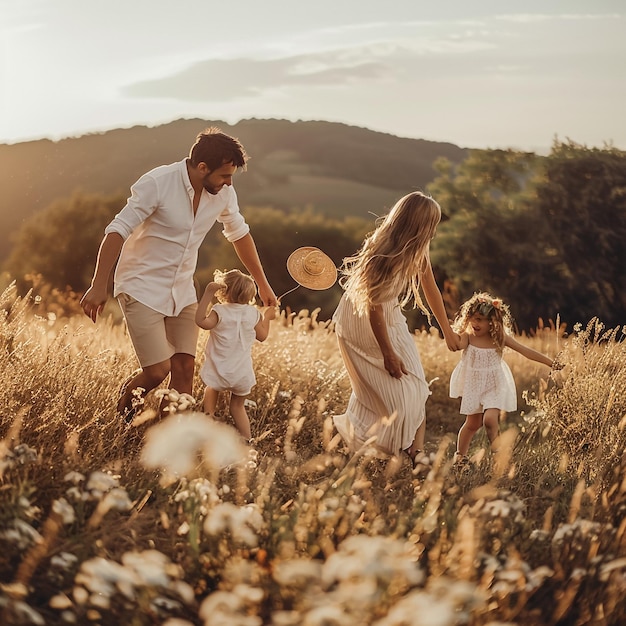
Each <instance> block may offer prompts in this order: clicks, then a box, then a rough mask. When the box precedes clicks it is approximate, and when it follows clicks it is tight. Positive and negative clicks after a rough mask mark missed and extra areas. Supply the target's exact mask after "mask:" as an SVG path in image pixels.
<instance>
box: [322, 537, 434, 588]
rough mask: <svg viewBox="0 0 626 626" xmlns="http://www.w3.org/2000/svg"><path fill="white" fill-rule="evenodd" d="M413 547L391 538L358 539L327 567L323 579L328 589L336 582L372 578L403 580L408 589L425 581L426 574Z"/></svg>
mask: <svg viewBox="0 0 626 626" xmlns="http://www.w3.org/2000/svg"><path fill="white" fill-rule="evenodd" d="M410 551H411V544H407V543H406V542H403V541H400V540H397V539H391V538H389V537H369V536H367V535H354V536H352V537H348V538H347V539H346V540H344V541H343V542H342V543H341V544H340V545H339V550H338V551H337V552H335V553H333V554H331V555H330V557H329V558H328V559H327V560H326V562H325V563H324V565H323V568H322V570H323V572H322V579H323V581H324V583H325V584H326V585H328V586H330V585H332V584H333V583H334V582H335V581H341V580H346V579H349V578H353V577H357V578H359V577H365V576H372V577H375V578H376V579H379V580H383V581H385V580H388V579H389V578H391V577H394V576H399V577H401V578H402V579H404V580H405V581H406V584H408V585H417V584H420V583H421V582H422V581H423V580H424V573H423V572H422V571H421V570H420V569H419V567H418V566H417V564H416V563H415V558H414V556H412V555H411V553H410Z"/></svg>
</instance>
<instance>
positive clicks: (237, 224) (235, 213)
mask: <svg viewBox="0 0 626 626" xmlns="http://www.w3.org/2000/svg"><path fill="white" fill-rule="evenodd" d="M228 190H229V198H228V203H227V205H226V208H225V209H224V210H223V211H222V212H221V213H220V215H219V217H218V218H217V221H218V222H219V223H220V224H222V226H223V227H224V228H223V230H222V234H223V235H224V237H226V239H228V241H230V242H231V243H232V242H233V241H237V240H238V239H241V238H242V237H245V236H246V235H247V234H248V233H249V232H250V226H248V224H247V222H246V220H245V219H244V217H243V215H242V214H241V212H240V211H239V203H238V201H237V194H236V193H235V190H234V189H233V188H232V187H229V188H228Z"/></svg>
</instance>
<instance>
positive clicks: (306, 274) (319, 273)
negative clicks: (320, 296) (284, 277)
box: [287, 246, 337, 291]
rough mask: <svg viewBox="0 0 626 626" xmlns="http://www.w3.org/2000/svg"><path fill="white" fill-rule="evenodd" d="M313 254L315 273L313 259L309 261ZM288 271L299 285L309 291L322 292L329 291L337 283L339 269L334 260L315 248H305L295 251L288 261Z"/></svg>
mask: <svg viewBox="0 0 626 626" xmlns="http://www.w3.org/2000/svg"><path fill="white" fill-rule="evenodd" d="M311 254H312V255H313V256H312V259H313V260H314V261H315V265H314V271H313V272H312V271H311V268H310V265H311V263H310V261H311V257H309V259H307V257H308V256H309V255H311ZM307 265H308V266H309V267H307ZM287 271H288V272H289V274H290V276H291V277H292V278H293V279H294V280H295V281H296V282H297V283H298V284H299V285H302V287H306V288H307V289H314V290H317V291H322V290H324V289H329V288H330V287H332V286H333V285H334V284H335V283H336V282H337V268H336V267H335V264H334V263H333V261H332V259H331V258H330V257H329V256H328V255H326V254H324V253H323V252H322V251H321V250H320V249H319V248H315V247H313V246H304V247H302V248H298V249H297V250H294V251H293V252H292V253H291V254H290V255H289V258H288V259H287Z"/></svg>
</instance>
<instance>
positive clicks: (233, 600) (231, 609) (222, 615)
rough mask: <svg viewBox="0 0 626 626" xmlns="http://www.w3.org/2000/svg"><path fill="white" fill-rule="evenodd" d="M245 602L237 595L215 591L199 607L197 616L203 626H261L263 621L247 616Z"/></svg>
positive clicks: (254, 616) (253, 616)
mask: <svg viewBox="0 0 626 626" xmlns="http://www.w3.org/2000/svg"><path fill="white" fill-rule="evenodd" d="M247 604H248V603H247V602H246V600H245V598H242V597H241V596H240V595H239V594H237V593H231V592H228V591H215V592H213V593H212V594H210V595H209V596H207V597H206V599H205V600H204V602H202V604H201V606H200V611H199V615H200V617H201V618H202V619H203V620H204V623H205V625H209V624H210V625H211V626H232V624H237V626H262V624H263V620H262V619H261V618H260V617H258V616H256V615H247V614H246V611H247Z"/></svg>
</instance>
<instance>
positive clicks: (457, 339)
mask: <svg viewBox="0 0 626 626" xmlns="http://www.w3.org/2000/svg"><path fill="white" fill-rule="evenodd" d="M445 340H446V345H447V346H448V350H450V351H451V352H456V351H457V350H460V349H461V335H459V334H458V333H454V332H453V333H451V334H450V333H448V334H447V335H446V336H445Z"/></svg>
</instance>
